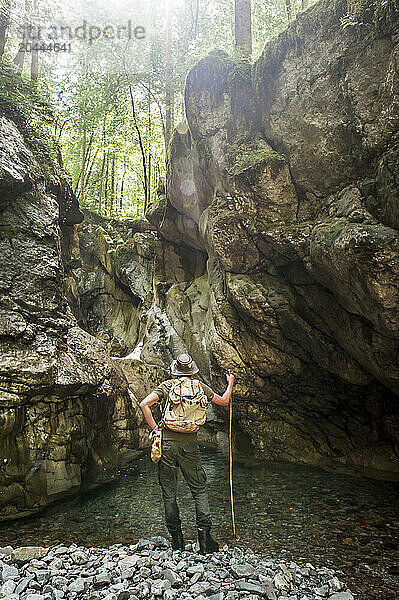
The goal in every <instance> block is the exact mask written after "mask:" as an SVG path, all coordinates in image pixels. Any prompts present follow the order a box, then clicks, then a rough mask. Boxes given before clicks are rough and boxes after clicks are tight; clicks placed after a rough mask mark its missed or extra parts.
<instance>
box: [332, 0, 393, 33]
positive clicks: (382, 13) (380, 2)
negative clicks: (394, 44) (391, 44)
mask: <svg viewBox="0 0 399 600" xmlns="http://www.w3.org/2000/svg"><path fill="white" fill-rule="evenodd" d="M347 1H348V12H347V14H346V15H345V16H344V17H343V18H342V19H341V25H342V27H343V28H344V29H345V28H346V27H355V26H358V25H366V24H370V23H373V24H374V27H375V29H376V30H377V31H378V30H381V29H383V26H384V24H385V23H386V22H387V21H389V20H390V19H391V17H392V16H393V14H394V12H395V11H398V10H399V0H347Z"/></svg>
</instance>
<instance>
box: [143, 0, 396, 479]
mask: <svg viewBox="0 0 399 600" xmlns="http://www.w3.org/2000/svg"><path fill="white" fill-rule="evenodd" d="M346 10H347V4H346V2H345V1H344V0H333V1H331V2H330V1H329V2H325V1H322V2H319V3H317V4H316V5H314V6H313V7H311V8H310V9H309V10H307V11H306V12H305V13H302V14H300V15H299V16H298V18H297V20H296V21H295V22H294V23H293V24H292V25H290V27H289V28H288V29H287V30H286V31H285V32H284V33H282V34H281V35H280V36H279V37H278V38H277V39H276V40H274V41H272V42H271V43H269V44H267V45H266V47H265V49H264V51H263V53H262V55H261V56H260V58H259V59H258V60H257V61H256V62H255V64H253V65H252V66H250V65H248V64H245V63H241V64H240V63H238V64H237V63H235V62H234V61H233V60H231V59H230V58H229V57H228V56H226V55H225V54H224V53H222V52H213V53H211V55H209V56H208V57H207V58H205V59H204V60H202V61H201V62H199V63H198V64H197V65H196V66H195V67H194V68H193V69H192V71H191V72H190V73H189V75H188V78H187V83H186V91H185V103H186V115H187V122H186V123H183V124H180V125H179V126H178V127H177V130H176V131H175V133H174V136H173V139H172V142H171V150H170V161H169V170H168V180H167V191H168V193H167V202H166V204H165V199H164V198H162V196H160V197H159V198H158V202H154V203H153V206H152V207H151V209H150V211H149V213H148V215H147V217H148V219H149V220H150V221H151V222H152V223H153V224H154V225H155V226H157V227H158V228H159V231H160V234H161V235H162V237H163V238H164V240H165V242H164V248H165V252H166V253H167V254H165V258H164V272H163V273H158V275H157V280H156V285H155V295H154V304H153V307H152V309H151V310H150V312H149V314H148V324H147V330H146V333H145V336H144V346H143V350H142V353H141V356H142V359H143V360H144V361H146V362H148V363H150V364H159V365H163V366H165V365H167V364H168V362H169V361H170V359H171V356H172V354H173V351H176V350H181V349H183V348H187V350H188V351H189V352H191V353H192V355H193V356H194V358H195V360H196V361H197V362H198V364H199V365H200V367H201V370H202V373H203V374H204V377H205V379H206V380H207V381H208V382H209V383H211V384H212V385H213V387H214V388H215V389H217V390H219V391H221V390H222V389H224V386H225V380H224V376H223V373H225V372H227V370H228V369H232V371H233V372H234V373H235V374H236V378H237V383H236V388H235V417H236V421H237V425H238V427H239V428H240V429H241V430H242V431H244V432H246V433H247V434H248V436H249V437H250V440H251V444H252V446H253V448H254V450H255V453H256V455H257V456H259V457H263V458H265V459H268V460H289V461H296V462H298V461H300V462H306V463H312V464H321V465H329V464H330V465H331V464H344V465H350V466H351V467H354V468H358V467H359V468H361V467H366V468H370V469H377V470H381V471H387V472H398V471H399V461H398V452H399V427H398V426H399V407H398V392H399V371H398V326H399V313H398V306H399V302H398V300H399V294H398V283H399V280H398V278H399V263H398V249H399V245H398V242H399V239H398V238H399V233H398V225H399V212H398V182H399V161H398V141H399V137H398V125H399V112H398V107H399V78H398V60H399V48H398V40H399V28H398V26H399V20H398V13H397V12H394V13H392V14H391V15H390V17H389V19H387V21H385V23H384V26H381V27H380V28H379V29H378V30H377V29H376V28H375V26H374V24H373V23H372V18H371V15H370V14H369V15H368V16H367V15H365V22H364V24H363V25H359V26H357V27H348V28H345V29H343V28H342V26H341V22H340V20H341V18H342V17H343V16H344V14H345V12H346ZM367 20H369V22H367ZM161 341H162V343H160V342H161ZM238 443H239V442H238Z"/></svg>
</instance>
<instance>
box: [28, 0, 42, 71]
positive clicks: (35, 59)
mask: <svg viewBox="0 0 399 600" xmlns="http://www.w3.org/2000/svg"><path fill="white" fill-rule="evenodd" d="M36 14H37V4H36V0H33V8H32V15H33V19H32V20H34V19H35V18H36ZM33 31H34V32H35V36H34V38H33V39H32V40H31V42H32V61H31V66H30V78H31V80H32V81H37V80H38V77H39V51H38V50H37V46H38V45H39V42H40V40H39V35H38V33H37V23H33Z"/></svg>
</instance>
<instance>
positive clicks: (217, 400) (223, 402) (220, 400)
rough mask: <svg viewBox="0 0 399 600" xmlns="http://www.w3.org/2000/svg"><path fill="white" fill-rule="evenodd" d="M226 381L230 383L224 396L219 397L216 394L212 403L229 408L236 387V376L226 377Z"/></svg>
mask: <svg viewBox="0 0 399 600" xmlns="http://www.w3.org/2000/svg"><path fill="white" fill-rule="evenodd" d="M226 379H227V381H228V385H227V388H226V391H225V393H224V394H223V396H219V394H215V395H214V396H213V398H212V402H213V403H214V404H218V405H219V406H227V405H228V404H229V402H230V398H231V393H232V391H233V385H234V375H231V374H229V375H226Z"/></svg>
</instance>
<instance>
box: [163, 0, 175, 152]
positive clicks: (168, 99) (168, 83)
mask: <svg viewBox="0 0 399 600" xmlns="http://www.w3.org/2000/svg"><path fill="white" fill-rule="evenodd" d="M165 10H166V46H165V145H166V150H168V148H169V142H170V136H171V135H172V130H173V121H174V110H173V109H174V103H175V95H174V91H173V86H172V79H173V64H172V53H171V41H172V31H171V30H172V28H171V15H170V4H169V2H168V0H165Z"/></svg>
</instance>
